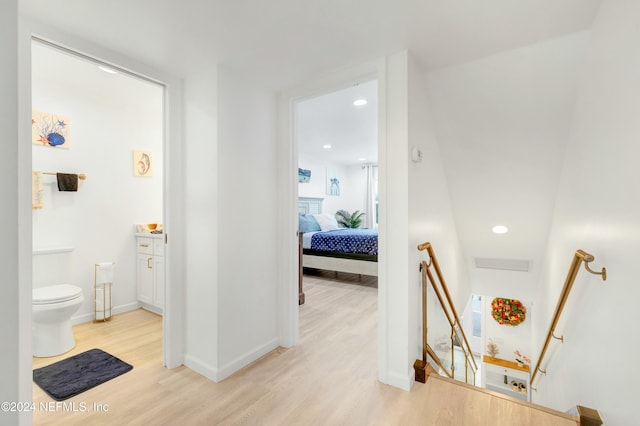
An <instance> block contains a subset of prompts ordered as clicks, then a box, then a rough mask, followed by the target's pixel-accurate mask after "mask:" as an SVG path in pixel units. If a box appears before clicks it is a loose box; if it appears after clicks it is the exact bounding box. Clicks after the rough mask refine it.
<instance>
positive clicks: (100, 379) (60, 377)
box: [33, 349, 133, 401]
mask: <svg viewBox="0 0 640 426" xmlns="http://www.w3.org/2000/svg"><path fill="white" fill-rule="evenodd" d="M132 368H133V366H132V365H130V364H127V363H126V362H123V361H121V360H119V359H118V358H116V357H114V356H113V355H110V354H108V353H106V352H104V351H102V350H100V349H91V350H88V351H86V352H82V353H81V354H78V355H74V356H72V357H70V358H66V359H63V360H62V361H58V362H56V363H53V364H51V365H47V366H46V367H42V368H37V369H35V370H33V381H34V382H36V384H37V385H38V386H40V387H41V388H42V390H43V391H45V392H46V393H47V394H49V396H51V398H53V399H55V400H56V401H62V400H64V399H67V398H71V397H72V396H75V395H78V394H80V393H82V392H84V391H86V390H89V389H91V388H93V387H95V386H98V385H100V384H102V383H104V382H106V381H109V380H111V379H113V378H114V377H118V376H119V375H121V374H124V373H126V372H127V371H129V370H131V369H132Z"/></svg>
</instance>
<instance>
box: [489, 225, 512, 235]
mask: <svg viewBox="0 0 640 426" xmlns="http://www.w3.org/2000/svg"><path fill="white" fill-rule="evenodd" d="M491 230H492V231H493V232H494V233H496V234H506V233H507V232H509V228H507V227H506V226H504V225H496V226H494V227H493V228H491Z"/></svg>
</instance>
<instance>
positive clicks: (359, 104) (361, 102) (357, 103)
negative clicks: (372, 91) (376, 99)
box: [353, 99, 367, 106]
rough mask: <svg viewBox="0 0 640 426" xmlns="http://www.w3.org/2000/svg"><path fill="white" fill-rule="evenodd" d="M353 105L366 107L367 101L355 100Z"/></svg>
mask: <svg viewBox="0 0 640 426" xmlns="http://www.w3.org/2000/svg"><path fill="white" fill-rule="evenodd" d="M353 104H354V105H355V106H362V105H366V104H367V100H366V99H356V100H355V101H353Z"/></svg>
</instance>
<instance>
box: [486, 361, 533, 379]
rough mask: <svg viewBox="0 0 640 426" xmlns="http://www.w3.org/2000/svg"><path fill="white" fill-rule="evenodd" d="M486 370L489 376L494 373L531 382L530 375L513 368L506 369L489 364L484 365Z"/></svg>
mask: <svg viewBox="0 0 640 426" xmlns="http://www.w3.org/2000/svg"><path fill="white" fill-rule="evenodd" d="M484 368H485V369H486V372H487V373H488V374H489V373H494V374H499V375H504V374H506V375H507V376H509V377H514V378H517V379H521V380H529V373H527V372H524V371H520V370H515V369H513V368H505V367H502V366H499V365H493V364H487V363H484Z"/></svg>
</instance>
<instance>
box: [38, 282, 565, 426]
mask: <svg viewBox="0 0 640 426" xmlns="http://www.w3.org/2000/svg"><path fill="white" fill-rule="evenodd" d="M332 277H333V275H318V276H314V277H306V278H305V293H306V303H305V304H304V305H302V306H301V307H300V336H301V338H300V344H299V345H298V346H296V347H294V348H290V349H284V348H279V349H277V350H275V351H273V352H271V353H269V354H267V355H266V356H264V357H263V358H261V359H260V360H258V361H256V362H255V363H253V364H252V365H250V366H248V367H245V368H244V369H242V370H241V371H239V372H238V373H236V374H234V375H233V376H231V377H229V378H228V379H226V380H223V381H222V382H220V383H214V382H212V381H210V380H208V379H206V378H204V377H202V376H200V375H198V374H196V373H194V372H193V371H191V370H189V369H187V368H185V367H179V368H176V369H173V370H168V369H166V368H163V367H162V366H161V339H162V332H161V326H162V324H161V318H160V317H159V316H157V315H155V314H152V313H149V312H147V311H144V310H136V311H132V312H128V313H125V314H121V315H116V316H114V318H113V320H112V321H111V322H109V323H105V324H101V323H99V324H93V323H87V324H81V325H78V326H76V327H74V333H75V336H76V340H77V346H76V348H74V349H73V350H72V351H71V352H68V353H66V354H64V355H62V356H59V357H53V358H34V362H33V366H34V368H37V367H41V366H44V365H47V364H50V363H52V362H55V361H58V360H60V359H63V358H66V357H68V356H70V355H73V354H76V353H80V352H83V351H85V350H88V349H91V348H94V347H98V348H100V349H103V350H105V351H107V352H109V353H111V354H113V355H114V356H117V357H119V358H121V359H122V360H124V361H126V362H128V363H130V364H132V365H133V366H134V369H133V370H132V371H130V372H128V373H126V374H124V375H122V376H120V377H117V378H115V379H113V380H111V381H109V382H107V383H104V384H102V385H100V386H97V387H96V388H93V389H91V390H89V391H87V392H84V393H82V394H80V395H78V396H76V397H74V398H71V399H68V400H66V401H65V403H66V404H67V405H66V407H65V406H58V407H57V408H56V409H55V411H53V412H46V411H43V410H40V409H39V405H40V402H43V403H47V402H49V401H53V400H52V399H51V398H50V397H49V396H48V395H46V394H45V393H44V392H43V391H42V390H41V389H40V388H39V387H38V386H37V385H35V384H34V385H33V394H34V401H35V403H36V411H35V413H34V424H36V425H116V424H117V425H124V424H126V425H154V426H155V425H185V426H186V425H218V424H248V425H343V424H344V425H372V424H380V425H397V424H402V425H438V426H439V425H444V426H446V425H456V426H458V425H485V424H486V425H489V424H491V425H507V424H519V425H542V424H544V425H550V424H558V425H562V424H570V423H562V420H565V419H562V418H559V417H558V418H556V417H554V419H555V420H554V421H551V422H550V421H549V419H548V418H545V419H541V418H540V417H539V414H538V413H539V412H538V411H536V410H532V409H530V408H528V407H523V406H522V405H521V404H517V403H513V402H511V401H509V400H508V398H490V395H488V394H487V393H481V392H476V391H473V390H468V389H466V388H464V387H460V386H456V385H453V384H451V383H450V382H449V381H447V380H440V379H435V380H432V379H430V380H429V381H428V383H427V384H426V385H423V384H420V383H418V384H416V385H415V386H414V389H413V390H412V392H404V391H401V390H399V389H396V388H393V387H390V386H386V385H383V384H381V383H380V382H378V380H377V372H376V369H377V358H376V354H377V339H376V333H377V331H376V305H377V290H376V288H375V279H371V278H364V279H363V280H362V281H360V280H359V279H358V277H357V276H351V277H345V276H342V274H341V276H340V278H348V280H347V282H337V281H334V280H333V279H332ZM70 403H75V404H76V405H75V407H81V406H82V405H84V406H86V408H87V411H86V412H72V411H69V410H71V409H73V408H74V406H73V405H72V404H70ZM94 404H97V406H96V407H103V409H102V410H95V409H94ZM514 407H515V408H514ZM105 408H106V410H105ZM83 411H84V410H83ZM514 421H515V423H514ZM572 424H574V425H575V422H574V423H572Z"/></svg>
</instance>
